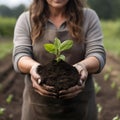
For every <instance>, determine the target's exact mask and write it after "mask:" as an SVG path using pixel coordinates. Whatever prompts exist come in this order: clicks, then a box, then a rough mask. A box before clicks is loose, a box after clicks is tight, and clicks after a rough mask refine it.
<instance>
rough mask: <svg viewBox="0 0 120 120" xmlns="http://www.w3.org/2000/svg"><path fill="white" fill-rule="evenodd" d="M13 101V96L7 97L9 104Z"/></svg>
mask: <svg viewBox="0 0 120 120" xmlns="http://www.w3.org/2000/svg"><path fill="white" fill-rule="evenodd" d="M12 99H13V95H12V94H10V95H9V96H8V97H7V99H6V102H7V103H8V104H9V103H11V102H12Z"/></svg>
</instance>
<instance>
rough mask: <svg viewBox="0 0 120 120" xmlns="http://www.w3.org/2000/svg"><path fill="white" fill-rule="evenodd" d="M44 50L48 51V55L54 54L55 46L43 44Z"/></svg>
mask: <svg viewBox="0 0 120 120" xmlns="http://www.w3.org/2000/svg"><path fill="white" fill-rule="evenodd" d="M44 48H45V50H46V51H48V52H49V53H53V54H56V49H55V45H53V44H49V43H48V44H44Z"/></svg>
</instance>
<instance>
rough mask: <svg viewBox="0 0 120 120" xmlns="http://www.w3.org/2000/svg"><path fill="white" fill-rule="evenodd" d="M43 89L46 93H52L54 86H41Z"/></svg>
mask: <svg viewBox="0 0 120 120" xmlns="http://www.w3.org/2000/svg"><path fill="white" fill-rule="evenodd" d="M43 87H44V89H45V90H47V91H52V92H55V91H56V90H55V87H54V86H48V85H45V84H43Z"/></svg>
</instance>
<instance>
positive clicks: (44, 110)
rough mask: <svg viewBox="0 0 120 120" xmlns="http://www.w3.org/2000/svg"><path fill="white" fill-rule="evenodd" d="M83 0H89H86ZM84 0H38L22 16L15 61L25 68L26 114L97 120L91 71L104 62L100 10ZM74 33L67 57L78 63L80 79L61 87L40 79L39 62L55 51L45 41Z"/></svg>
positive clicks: (36, 118) (25, 119) (45, 119)
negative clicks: (63, 87) (56, 89)
mask: <svg viewBox="0 0 120 120" xmlns="http://www.w3.org/2000/svg"><path fill="white" fill-rule="evenodd" d="M83 1H84V0H83ZM83 1H82V0H33V3H32V4H31V6H30V10H29V11H27V12H24V13H22V15H20V17H19V18H18V21H17V23H16V26H15V32H14V51H13V64H14V68H15V70H16V71H17V72H21V73H24V74H25V89H24V94H23V107H22V118H21V120H97V109H96V104H95V94H94V85H93V79H92V74H95V73H99V72H101V70H102V69H103V67H104V65H105V57H106V56H105V51H104V47H103V44H102V38H103V36H102V32H101V27H100V22H99V18H98V16H97V15H96V13H95V12H94V11H93V10H91V9H89V8H85V3H84V2H83ZM55 37H58V38H59V39H60V40H61V41H64V40H66V39H72V40H73V42H74V45H73V47H72V50H70V51H67V52H64V55H65V56H66V62H68V63H69V64H71V65H73V66H74V67H76V69H77V70H78V72H79V74H80V81H79V82H80V83H82V86H80V84H79V83H78V84H77V85H75V86H74V87H71V88H69V89H68V90H61V91H60V92H59V94H60V99H57V98H55V95H56V93H54V92H52V91H54V87H53V86H46V85H39V84H38V82H39V83H40V81H41V79H40V76H39V75H38V74H37V73H36V68H37V66H38V65H40V64H41V65H44V64H47V63H48V62H49V61H51V60H52V59H53V56H51V55H50V54H47V53H46V52H45V50H44V48H43V45H44V44H45V43H48V42H53V40H54V38H55Z"/></svg>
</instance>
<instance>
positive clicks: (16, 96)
mask: <svg viewBox="0 0 120 120" xmlns="http://www.w3.org/2000/svg"><path fill="white" fill-rule="evenodd" d="M111 68H112V70H111V71H110V69H111ZM119 72H120V57H115V56H113V55H110V54H108V56H107V64H106V66H105V68H104V70H103V71H102V72H101V73H100V74H97V75H95V80H96V82H97V83H98V84H99V85H100V86H101V91H100V92H99V93H98V94H97V95H96V102H97V104H98V103H99V104H100V105H101V106H102V111H101V113H100V114H99V120H112V119H113V117H115V116H116V115H119V116H120V98H117V97H116V94H117V92H118V87H119V86H120V73H119ZM106 73H109V77H108V80H107V81H105V80H104V76H105V74H106ZM23 79H24V76H23V75H20V74H16V73H15V72H14V70H13V67H12V62H11V55H9V56H7V57H6V58H5V59H4V60H1V61H0V108H1V107H2V108H5V111H4V114H2V115H0V120H20V116H21V107H22V93H23V89H24V80H23ZM113 81H114V82H115V83H116V87H115V88H114V89H113V88H111V84H112V83H113ZM10 94H12V95H13V99H12V100H11V102H10V103H7V102H6V98H7V97H8V96H9V95H10ZM91 114H92V113H91Z"/></svg>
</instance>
